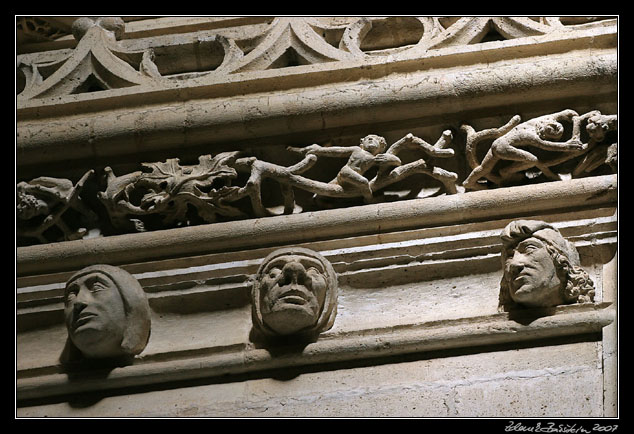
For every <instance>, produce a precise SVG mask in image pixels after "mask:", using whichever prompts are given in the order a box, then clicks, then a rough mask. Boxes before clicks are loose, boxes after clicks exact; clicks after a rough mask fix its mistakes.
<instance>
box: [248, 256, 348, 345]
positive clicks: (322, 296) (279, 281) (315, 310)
mask: <svg viewBox="0 0 634 434" xmlns="http://www.w3.org/2000/svg"><path fill="white" fill-rule="evenodd" d="M253 289H254V290H253V309H254V310H253V317H254V324H255V325H256V327H258V328H260V330H261V331H263V332H264V333H265V334H268V335H290V334H295V333H301V332H315V331H323V330H324V328H325V327H328V328H329V327H330V325H332V321H334V314H335V307H336V306H335V303H336V290H337V278H336V274H335V272H334V270H333V269H332V266H331V265H330V263H329V262H328V261H327V260H326V259H324V258H323V257H322V256H321V255H319V254H318V253H316V252H313V251H310V250H308V249H301V248H294V249H281V250H278V251H276V252H273V253H272V254H271V255H269V256H268V257H267V258H266V259H265V260H264V262H263V263H262V265H261V266H260V269H259V270H258V273H257V275H256V279H255V282H254V288H253Z"/></svg>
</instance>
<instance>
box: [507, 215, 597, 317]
mask: <svg viewBox="0 0 634 434" xmlns="http://www.w3.org/2000/svg"><path fill="white" fill-rule="evenodd" d="M500 238H501V240H502V244H503V248H502V266H503V270H504V275H503V277H502V281H501V283H500V298H499V308H500V310H502V311H504V310H510V309H512V308H513V307H515V306H517V305H521V306H526V307H551V306H557V305H560V304H570V303H588V302H593V301H594V283H593V282H592V280H591V279H590V276H589V275H588V273H587V272H586V271H585V270H583V269H582V268H581V267H580V261H579V254H578V252H577V250H576V248H575V247H574V246H573V245H572V244H571V243H570V242H569V241H567V240H566V239H565V238H564V237H563V236H562V235H561V233H560V232H559V231H558V230H557V229H555V228H554V227H553V226H551V225H549V224H548V223H545V222H542V221H535V220H516V221H513V222H511V223H509V224H508V225H507V226H506V228H504V231H503V232H502V234H501V235H500Z"/></svg>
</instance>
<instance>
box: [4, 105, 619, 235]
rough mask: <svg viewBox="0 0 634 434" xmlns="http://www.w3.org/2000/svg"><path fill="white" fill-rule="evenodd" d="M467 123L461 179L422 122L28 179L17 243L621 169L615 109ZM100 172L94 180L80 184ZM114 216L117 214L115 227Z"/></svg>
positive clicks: (20, 195) (445, 145) (444, 144)
mask: <svg viewBox="0 0 634 434" xmlns="http://www.w3.org/2000/svg"><path fill="white" fill-rule="evenodd" d="M462 129H463V131H464V132H466V143H465V150H466V160H467V162H468V164H469V166H470V168H471V169H472V170H471V172H470V173H468V174H467V176H466V178H465V179H464V181H462V182H461V181H459V175H458V173H455V172H452V171H448V170H446V169H444V168H442V167H440V166H439V165H438V162H442V161H448V162H454V163H455V160H454V159H455V157H456V150H455V148H456V147H455V146H454V147H453V148H452V147H450V146H452V141H453V135H452V133H451V131H450V130H445V131H444V132H443V133H442V134H441V136H440V137H439V138H438V140H437V141H436V142H435V143H434V144H433V145H431V144H430V143H428V142H426V141H425V140H423V139H421V138H419V137H416V136H414V135H412V134H407V135H405V136H404V137H402V138H401V139H399V140H397V141H396V142H394V143H392V144H391V145H388V143H387V141H386V140H385V138H383V137H381V136H378V135H374V134H370V135H367V136H365V137H363V138H361V139H360V141H359V143H358V144H356V145H349V146H330V145H317V144H312V145H309V146H305V147H303V148H301V147H292V146H289V147H287V148H286V152H285V153H284V152H283V154H284V155H283V156H282V157H283V158H282V160H285V161H287V163H286V164H285V165H281V164H277V163H273V162H269V161H265V160H263V159H260V158H257V157H254V156H248V155H244V152H242V151H240V152H239V151H230V152H222V153H219V154H216V155H213V156H212V155H202V156H200V157H199V158H198V164H189V165H187V164H181V162H180V161H179V159H177V158H172V159H167V160H166V161H162V162H152V163H143V164H142V168H143V169H142V170H139V171H136V172H132V173H128V174H123V175H119V176H117V175H116V174H115V173H114V171H113V169H111V168H110V167H105V168H104V169H103V174H104V176H103V182H99V181H98V180H96V179H94V178H99V179H102V177H96V176H95V177H92V178H91V176H92V175H93V173H94V172H95V170H99V169H95V170H90V171H89V172H87V173H86V174H85V175H84V176H83V177H82V178H81V179H80V180H79V181H78V182H77V184H76V185H74V186H73V184H72V182H71V181H70V180H67V179H59V178H50V177H40V178H36V179H33V180H31V181H28V182H25V181H23V182H20V183H18V184H17V186H16V191H17V209H16V215H17V232H18V244H19V245H25V244H29V243H30V244H32V243H33V242H40V243H48V242H56V241H66V240H74V239H79V238H84V237H86V236H87V235H90V234H92V235H90V236H93V235H97V232H101V234H103V235H108V234H110V233H112V232H113V231H114V232H116V233H122V232H123V233H125V232H140V231H151V230H157V229H164V228H171V227H181V226H193V225H197V224H204V223H214V222H218V221H230V220H236V219H246V218H254V217H268V216H274V215H279V214H292V213H297V212H302V211H307V210H308V211H315V210H320V209H328V208H333V207H342V206H343V207H345V206H351V205H362V204H363V203H366V204H367V203H377V202H385V201H393V200H402V199H414V198H421V197H426V196H429V195H430V194H433V195H436V194H449V195H450V194H461V193H464V192H468V191H469V190H477V189H484V188H497V187H500V186H511V185H520V184H525V183H536V182H542V181H551V180H565V179H568V178H578V177H585V176H591V175H596V174H606V172H607V173H616V170H617V149H616V148H617V143H616V138H617V116H616V115H604V114H601V113H600V112H598V111H591V112H588V113H585V114H583V115H578V114H577V113H576V112H575V111H573V110H562V111H560V112H558V113H554V114H549V115H543V116H539V117H536V118H534V119H530V120H527V121H524V122H522V120H521V118H520V116H519V115H518V116H514V117H513V118H512V119H511V120H510V121H509V122H508V123H507V124H506V125H503V126H502V127H499V128H490V129H485V130H481V131H476V130H475V129H474V128H473V127H471V126H470V125H463V127H462ZM564 135H568V136H569V137H568V138H564ZM483 145H484V146H483ZM478 146H480V149H478ZM487 146H488V147H487ZM460 147H461V145H458V149H460ZM483 152H486V153H485V154H484V155H483ZM276 157H279V156H276ZM293 160H294V161H296V162H295V164H291V165H288V161H293ZM454 167H455V165H454ZM463 176H464V175H463ZM89 179H91V188H90V189H89V192H87V193H82V195H81V196H80V192H81V191H82V188H83V187H84V183H86V181H87V180H89ZM430 183H431V184H430ZM459 184H462V185H459ZM431 190H433V192H432V193H429V192H430V191H431ZM100 204H101V205H103V206H100ZM97 215H98V216H100V217H102V220H101V222H99V221H98V220H99V219H98V218H97ZM103 218H105V219H106V220H109V222H108V225H107V227H106V225H105V222H104V221H103ZM92 229H94V230H92ZM104 229H106V230H104ZM23 240H28V242H23Z"/></svg>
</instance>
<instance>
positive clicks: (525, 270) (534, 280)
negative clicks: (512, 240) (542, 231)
mask: <svg viewBox="0 0 634 434" xmlns="http://www.w3.org/2000/svg"><path fill="white" fill-rule="evenodd" d="M504 278H505V279H506V280H507V282H508V286H509V295H510V296H511V298H512V299H513V300H514V301H515V302H517V303H521V304H524V305H527V306H532V307H547V306H556V305H558V304H563V303H564V300H563V298H562V296H561V293H560V289H561V287H562V285H563V282H562V280H561V278H560V277H559V274H558V272H557V268H556V267H555V263H554V262H553V258H552V256H551V255H550V253H549V252H548V250H546V245H545V244H544V243H543V242H542V241H541V240H539V239H537V238H527V239H525V240H523V241H522V242H520V243H519V244H518V245H517V246H516V247H515V248H514V249H513V250H512V253H511V255H510V256H509V257H508V258H507V259H506V263H505V268H504Z"/></svg>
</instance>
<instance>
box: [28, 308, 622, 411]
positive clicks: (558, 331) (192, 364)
mask: <svg viewBox="0 0 634 434" xmlns="http://www.w3.org/2000/svg"><path fill="white" fill-rule="evenodd" d="M610 305H611V304H610V303H603V304H583V305H570V306H560V307H557V308H555V309H553V312H548V316H543V315H544V314H545V313H544V312H541V313H538V312H531V311H529V310H526V311H524V312H523V314H522V315H521V316H516V317H515V319H511V318H512V314H511V317H510V316H509V314H507V313H500V314H495V315H490V316H485V317H476V318H469V319H462V320H454V321H440V322H435V323H421V324H413V325H408V326H399V327H389V328H385V329H372V330H363V331H358V332H351V333H342V334H334V333H333V334H328V333H326V334H324V335H322V336H321V337H320V339H319V340H317V341H316V342H314V343H310V344H308V345H307V346H305V347H304V348H301V349H296V350H295V351H293V349H292V348H287V349H286V350H285V351H279V353H278V354H274V353H277V352H276V351H269V350H267V349H259V348H255V347H253V346H252V345H247V344H245V345H244V346H242V347H241V346H237V347H236V346H233V347H231V348H229V349H225V350H224V351H220V352H215V353H214V352H213V349H209V351H210V352H211V354H210V353H209V352H208V353H207V354H206V355H204V351H202V350H201V351H199V352H197V353H198V354H199V355H198V356H193V355H192V354H191V353H187V354H185V356H184V357H183V358H179V357H178V354H172V355H170V356H169V358H170V359H171V360H167V361H166V360H165V357H163V356H154V357H148V358H147V359H144V358H142V357H141V358H139V359H137V360H136V361H135V363H134V364H132V365H130V366H125V367H118V368H114V369H113V370H111V371H110V372H109V373H108V374H107V375H104V374H103V373H101V372H94V373H90V372H87V373H84V374H79V373H77V374H76V375H73V376H72V379H71V378H70V377H69V376H68V375H67V374H63V373H52V374H50V373H49V374H47V375H37V373H29V372H19V371H18V373H17V378H18V379H17V388H16V393H17V399H18V400H19V401H20V400H28V399H35V398H44V397H51V396H59V395H68V394H73V393H82V392H92V391H103V390H113V389H120V388H125V387H134V386H147V385H157V384H161V383H169V382H173V381H184V380H193V379H203V378H213V377H218V376H224V375H235V374H244V373H254V372H261V371H268V370H272V369H281V368H290V367H298V366H307V365H319V364H325V363H333V362H344V361H354V360H364V359H368V358H375V357H388V356H393V355H403V354H412V353H423V352H428V351H437V350H448V349H457V348H471V347H477V346H483V345H496V344H508V343H515V342H516V343H520V342H526V341H530V340H538V339H547V338H555V337H562V336H572V335H581V334H588V333H596V332H599V331H600V330H601V329H602V328H603V327H605V326H607V325H609V324H611V323H612V322H613V321H614V320H615V317H616V311H615V309H614V308H613V307H610ZM51 369H53V370H54V369H55V367H51ZM39 371H40V372H44V371H47V370H46V369H39ZM49 372H50V370H49Z"/></svg>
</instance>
